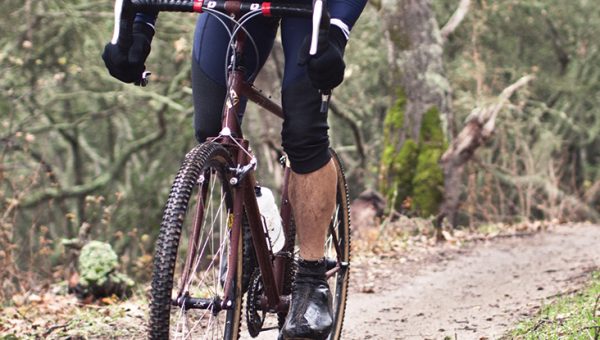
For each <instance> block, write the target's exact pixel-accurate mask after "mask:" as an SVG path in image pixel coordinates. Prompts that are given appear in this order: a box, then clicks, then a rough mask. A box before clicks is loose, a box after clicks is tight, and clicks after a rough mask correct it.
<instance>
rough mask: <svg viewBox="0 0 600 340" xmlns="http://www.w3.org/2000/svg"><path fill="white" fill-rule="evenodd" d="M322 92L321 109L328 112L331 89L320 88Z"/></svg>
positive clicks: (323, 112) (324, 112)
mask: <svg viewBox="0 0 600 340" xmlns="http://www.w3.org/2000/svg"><path fill="white" fill-rule="evenodd" d="M319 92H321V109H320V112H321V113H322V114H327V111H329V101H330V100H331V90H324V91H323V90H320V91H319Z"/></svg>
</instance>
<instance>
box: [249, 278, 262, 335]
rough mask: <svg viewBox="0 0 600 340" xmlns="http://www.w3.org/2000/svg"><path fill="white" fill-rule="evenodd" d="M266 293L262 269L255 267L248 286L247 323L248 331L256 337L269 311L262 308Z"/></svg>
mask: <svg viewBox="0 0 600 340" xmlns="http://www.w3.org/2000/svg"><path fill="white" fill-rule="evenodd" d="M263 293H264V285H263V281H262V276H261V275H260V269H258V268H256V269H254V272H253V273H252V276H251V277H250V284H249V286H248V302H247V303H246V324H247V326H248V333H249V334H250V336H251V337H253V338H256V337H257V336H258V334H259V333H260V332H261V330H262V327H263V324H264V322H265V318H266V315H267V313H266V312H265V311H262V310H261V309H260V301H261V297H262V295H263Z"/></svg>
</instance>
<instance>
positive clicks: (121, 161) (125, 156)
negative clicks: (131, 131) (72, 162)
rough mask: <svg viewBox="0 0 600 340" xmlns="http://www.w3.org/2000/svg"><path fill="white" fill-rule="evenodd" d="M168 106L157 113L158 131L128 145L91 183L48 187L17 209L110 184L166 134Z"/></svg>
mask: <svg viewBox="0 0 600 340" xmlns="http://www.w3.org/2000/svg"><path fill="white" fill-rule="evenodd" d="M167 107H168V104H165V105H164V106H163V109H162V110H160V111H159V112H158V113H157V116H158V127H159V129H158V131H156V132H154V133H153V134H150V135H147V136H145V137H142V138H140V139H138V140H137V141H135V142H133V143H131V144H130V145H128V146H127V147H126V148H125V149H124V150H123V152H122V153H121V155H120V157H118V158H117V160H116V161H115V162H114V164H113V165H112V166H111V167H110V168H109V169H108V170H107V171H106V172H104V173H103V174H102V175H100V176H98V177H96V178H95V179H94V180H93V181H91V182H88V183H84V184H81V185H75V186H72V187H69V188H60V187H50V188H46V189H44V190H42V191H39V192H35V193H32V194H30V195H29V196H28V197H27V198H24V199H23V200H22V201H20V202H19V207H21V208H30V207H33V206H36V205H38V204H40V203H43V202H45V201H48V200H52V199H64V198H70V197H79V196H82V195H87V194H90V193H92V192H94V191H96V190H98V189H100V188H102V187H103V186H105V185H107V184H108V183H110V182H111V181H112V180H113V179H114V178H115V177H116V176H117V175H118V174H119V173H120V172H121V170H122V169H123V167H124V166H125V165H126V164H127V162H128V161H129V159H130V158H131V156H132V155H133V154H135V153H136V152H138V151H140V150H142V149H144V148H146V147H148V146H150V145H152V144H153V143H154V142H156V141H158V140H160V139H161V138H162V137H163V136H164V135H165V133H166V122H165V118H164V111H166V108H167Z"/></svg>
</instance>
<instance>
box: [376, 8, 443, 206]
mask: <svg viewBox="0 0 600 340" xmlns="http://www.w3.org/2000/svg"><path fill="white" fill-rule="evenodd" d="M374 5H375V6H379V9H380V12H381V16H382V19H383V22H384V29H385V31H384V35H385V38H386V40H387V46H388V61H389V68H390V74H391V82H392V89H393V90H394V91H396V94H397V96H396V99H395V101H394V103H393V105H391V109H390V111H389V112H388V116H387V117H386V122H385V127H384V153H383V156H382V161H381V167H380V177H379V180H380V190H381V191H382V192H383V193H384V194H385V196H386V198H387V199H388V202H390V205H392V206H391V208H393V209H397V210H401V211H403V210H406V209H409V210H411V211H413V212H416V213H418V214H420V215H424V216H428V215H430V214H434V215H435V214H437V209H438V207H439V204H440V203H441V199H442V187H443V173H442V170H441V168H440V166H439V165H438V164H437V163H438V161H439V158H440V156H441V154H442V152H443V150H444V149H445V147H446V141H447V140H448V139H451V136H452V131H453V127H452V124H451V123H452V110H451V105H450V103H451V99H450V85H449V82H448V80H447V78H446V75H445V72H444V67H443V43H444V40H443V39H442V35H441V33H440V26H439V25H438V22H437V20H436V18H435V15H434V12H433V8H432V4H431V0H382V1H381V2H379V3H376V4H374Z"/></svg>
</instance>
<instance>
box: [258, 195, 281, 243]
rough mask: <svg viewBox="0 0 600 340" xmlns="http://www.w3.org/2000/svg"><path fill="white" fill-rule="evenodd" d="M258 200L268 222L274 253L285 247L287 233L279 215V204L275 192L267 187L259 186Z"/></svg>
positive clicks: (262, 213) (259, 207)
mask: <svg viewBox="0 0 600 340" xmlns="http://www.w3.org/2000/svg"><path fill="white" fill-rule="evenodd" d="M256 201H257V202H258V209H259V210H260V214H261V215H262V216H263V218H264V220H265V222H266V227H267V232H268V233H269V239H271V249H273V253H277V252H278V251H280V250H281V249H283V245H284V244H285V235H284V232H283V226H282V225H281V215H279V209H278V208H277V204H275V197H273V192H272V191H271V190H270V189H269V188H266V187H257V188H256Z"/></svg>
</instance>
